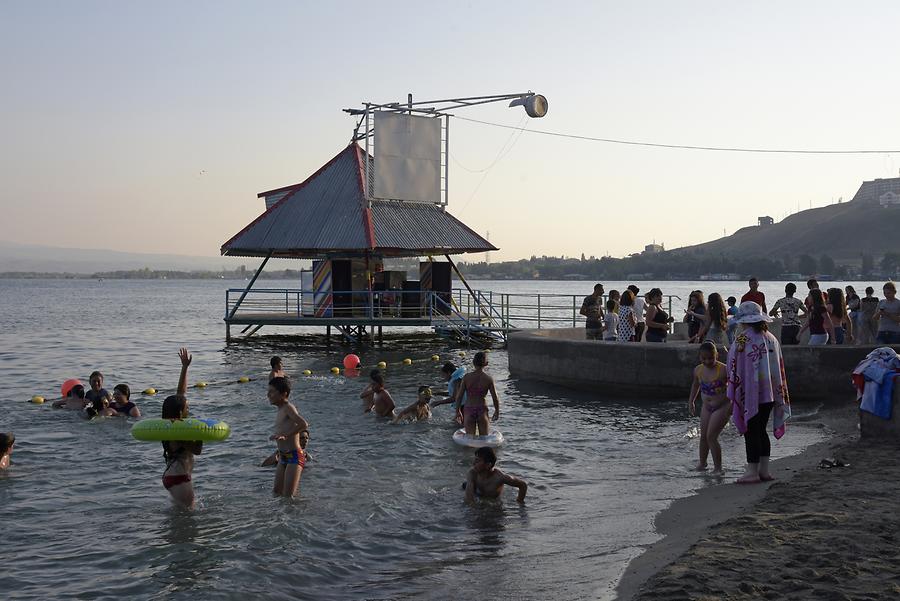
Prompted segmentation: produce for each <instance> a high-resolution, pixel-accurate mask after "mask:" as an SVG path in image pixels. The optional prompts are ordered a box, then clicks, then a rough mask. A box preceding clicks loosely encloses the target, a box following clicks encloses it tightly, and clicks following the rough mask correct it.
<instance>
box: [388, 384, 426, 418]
mask: <svg viewBox="0 0 900 601" xmlns="http://www.w3.org/2000/svg"><path fill="white" fill-rule="evenodd" d="M431 396H432V395H431V386H419V391H418V396H417V398H416V402H415V403H413V404H412V405H410V406H409V407H406V408H405V409H403V410H402V411H399V412H397V414H396V415H395V416H394V423H395V424H398V423H400V422H401V421H404V420H406V421H411V422H417V421H421V420H425V419H429V418H430V417H431V406H430V405H429V403H430V402H431Z"/></svg>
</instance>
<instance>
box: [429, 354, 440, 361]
mask: <svg viewBox="0 0 900 601" xmlns="http://www.w3.org/2000/svg"><path fill="white" fill-rule="evenodd" d="M431 360H432V361H440V360H441V356H440V355H432V356H431Z"/></svg>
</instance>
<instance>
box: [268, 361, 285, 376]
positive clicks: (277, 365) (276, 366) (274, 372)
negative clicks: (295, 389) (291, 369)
mask: <svg viewBox="0 0 900 601" xmlns="http://www.w3.org/2000/svg"><path fill="white" fill-rule="evenodd" d="M269 365H271V366H272V369H271V370H270V371H269V380H271V379H272V378H286V377H287V374H285V373H284V363H283V362H282V361H281V357H272V358H271V359H269Z"/></svg>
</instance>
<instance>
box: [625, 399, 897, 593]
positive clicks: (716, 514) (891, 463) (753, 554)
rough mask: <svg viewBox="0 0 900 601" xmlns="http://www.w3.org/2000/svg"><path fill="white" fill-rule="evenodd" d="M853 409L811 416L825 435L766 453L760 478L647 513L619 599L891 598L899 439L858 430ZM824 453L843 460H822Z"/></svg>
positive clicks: (894, 574)
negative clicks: (772, 478)
mask: <svg viewBox="0 0 900 601" xmlns="http://www.w3.org/2000/svg"><path fill="white" fill-rule="evenodd" d="M857 419H858V418H857V411H856V408H855V405H854V404H853V403H852V402H850V403H848V406H847V407H846V408H840V409H833V410H829V411H828V412H826V413H825V414H823V415H822V422H823V427H829V428H831V429H833V431H834V437H833V438H831V439H830V440H829V441H828V442H825V443H821V444H819V445H815V446H813V447H810V449H808V450H807V451H806V452H805V453H803V454H802V455H799V456H796V457H792V458H787V459H784V460H781V461H778V462H776V465H777V467H776V469H775V471H774V473H775V475H776V477H777V478H778V479H777V481H776V482H773V483H771V484H769V485H767V486H766V485H758V486H739V485H733V484H729V485H724V486H717V487H711V488H707V489H704V490H703V491H701V492H700V493H699V494H698V495H696V496H694V497H690V498H687V499H681V500H679V501H678V502H676V503H675V504H673V505H672V507H671V508H669V509H668V510H666V511H665V512H663V514H661V515H660V516H659V518H658V519H657V528H658V530H659V531H660V533H662V534H664V535H665V538H664V539H663V540H662V541H660V542H659V543H657V544H655V545H653V546H651V548H650V549H648V550H647V552H646V553H645V554H644V555H642V556H641V557H639V558H637V559H635V560H634V561H633V562H632V563H631V564H630V565H629V567H628V569H627V571H626V574H625V576H624V577H623V579H622V581H621V583H620V585H619V589H618V592H619V598H620V599H636V600H641V601H643V600H650V599H653V600H654V601H659V600H668V599H671V600H675V599H707V600H713V599H729V600H731V599H897V598H900V547H898V527H900V517H898V513H897V505H898V498H900V453H898V450H900V449H898V445H897V444H891V443H885V442H881V441H871V440H868V439H864V440H860V439H859V432H858V428H857V425H856V424H857ZM823 458H837V459H839V460H841V461H842V462H844V463H847V464H848V465H847V466H846V467H832V468H821V467H819V462H820V461H821V460H822V459H823Z"/></svg>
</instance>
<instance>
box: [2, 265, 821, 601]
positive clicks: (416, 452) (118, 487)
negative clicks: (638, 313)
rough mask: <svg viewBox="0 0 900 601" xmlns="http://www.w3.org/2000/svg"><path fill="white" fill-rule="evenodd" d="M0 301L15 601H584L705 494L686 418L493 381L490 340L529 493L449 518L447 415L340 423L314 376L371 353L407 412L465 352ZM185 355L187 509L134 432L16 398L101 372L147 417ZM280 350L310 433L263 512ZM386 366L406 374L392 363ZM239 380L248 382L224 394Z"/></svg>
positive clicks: (147, 289) (128, 294) (152, 302)
mask: <svg viewBox="0 0 900 601" xmlns="http://www.w3.org/2000/svg"><path fill="white" fill-rule="evenodd" d="M0 288H2V289H0V294H2V297H3V298H4V299H9V305H8V306H10V307H15V308H16V310H15V311H11V312H9V313H8V314H7V315H6V317H7V322H8V323H7V324H6V328H5V329H3V330H2V331H0V349H2V350H0V353H2V357H3V361H4V373H5V374H7V379H6V384H5V386H4V388H3V389H2V390H0V395H2V398H3V400H4V402H5V404H6V406H5V411H4V412H2V413H0V420H2V421H0V431H7V430H12V431H14V432H15V433H16V437H17V443H16V450H15V453H14V455H13V468H12V470H11V471H10V472H9V473H8V474H3V475H2V476H0V523H2V524H3V539H4V545H5V546H4V558H10V557H12V558H16V560H15V561H6V562H4V570H3V571H2V572H0V590H3V591H16V598H21V599H44V598H59V597H78V598H98V597H104V598H125V597H127V598H134V599H153V598H160V597H163V598H166V597H173V598H204V599H205V598H223V599H229V598H235V597H242V598H253V599H283V598H310V599H324V600H329V599H341V600H343V599H347V598H376V599H388V598H398V599H468V598H470V597H471V596H472V587H473V583H475V582H484V581H487V580H491V581H492V582H495V583H496V587H497V588H496V590H498V591H499V590H502V591H504V592H503V596H504V597H508V598H520V599H548V598H554V599H583V598H586V597H587V598H590V597H596V596H597V595H598V594H599V595H600V596H601V597H603V596H604V595H605V594H606V592H605V591H608V590H610V589H611V587H612V585H613V583H614V582H615V580H616V578H617V577H618V576H619V573H620V572H621V570H622V569H623V567H624V565H625V563H626V562H627V561H628V560H629V559H630V558H631V557H632V556H633V555H634V554H636V553H637V552H639V549H640V548H641V546H642V545H646V544H649V543H650V542H652V541H653V540H654V539H655V537H656V534H655V533H654V531H653V518H654V516H655V514H656V513H657V512H658V511H660V510H661V509H662V508H664V507H665V506H666V505H667V504H668V503H669V502H670V501H671V499H673V498H675V497H677V496H682V495H685V494H688V493H689V492H690V491H691V490H693V489H695V488H697V487H700V486H705V485H708V484H711V483H714V481H713V480H711V479H709V478H707V477H705V476H703V475H702V474H697V473H693V472H690V471H689V468H690V466H691V465H692V463H693V461H694V455H695V454H696V445H697V441H696V438H695V437H692V436H690V433H691V432H692V431H693V428H695V427H696V423H695V420H692V419H690V418H689V417H688V416H687V414H686V411H685V408H684V399H673V400H671V401H661V402H659V401H658V402H652V403H651V402H646V401H645V402H631V401H621V400H614V399H607V398H603V397H602V396H601V395H597V394H590V393H580V392H575V391H570V390H566V389H562V388H557V387H554V386H545V385H540V384H536V383H533V382H525V381H519V380H513V379H510V378H509V376H508V372H507V364H506V354H505V351H503V350H502V349H496V350H494V351H493V352H492V354H491V365H490V371H491V372H492V373H493V374H494V376H495V378H496V380H497V387H498V391H499V393H500V396H501V403H502V405H503V407H502V417H501V419H500V421H499V422H497V424H496V426H497V427H498V428H499V429H501V430H502V431H503V432H504V435H505V436H506V439H507V444H506V445H505V446H504V447H503V448H502V449H501V450H500V453H499V463H498V467H499V468H500V469H501V470H503V471H505V472H508V473H511V474H514V475H517V476H520V477H522V478H524V479H525V480H526V481H528V483H529V488H528V496H527V499H526V503H525V505H519V504H518V503H516V502H515V490H507V491H505V493H504V497H503V499H502V501H499V502H488V501H481V502H480V503H479V504H478V505H476V506H475V507H469V506H467V505H466V504H465V503H464V501H463V493H462V490H460V484H461V483H462V481H463V480H464V479H465V477H466V473H467V471H468V469H469V468H470V466H471V463H472V451H471V449H464V448H462V447H459V446H457V445H455V444H453V443H452V441H451V435H452V432H453V430H454V428H455V426H454V424H453V422H452V410H451V409H450V408H449V406H442V407H438V408H436V409H435V411H434V418H433V419H432V420H431V421H430V422H428V423H419V424H409V425H393V424H390V423H388V422H387V421H384V420H376V419H374V418H373V417H372V416H371V415H364V414H362V413H361V410H360V401H359V398H358V394H359V391H360V389H361V387H362V386H363V384H364V382H363V381H362V380H363V379H362V378H357V379H347V378H344V377H340V376H339V377H335V376H332V375H330V374H329V373H328V370H329V369H330V368H331V367H332V366H336V365H340V364H341V360H342V358H343V356H344V355H345V354H347V353H348V352H354V353H356V354H358V355H359V356H360V357H361V359H362V362H363V366H364V367H363V370H362V371H363V373H365V372H366V370H367V369H368V368H370V367H371V366H374V365H375V364H377V362H378V361H386V362H388V363H389V367H388V369H387V370H386V373H387V382H388V387H389V389H390V390H391V392H392V394H393V395H394V397H395V399H396V401H397V404H398V405H400V406H405V405H407V404H409V403H411V402H412V401H413V400H414V398H415V392H416V388H417V387H418V386H419V385H422V384H429V385H432V386H434V387H435V388H436V389H440V388H443V387H444V383H443V381H442V379H441V378H440V375H439V368H440V363H441V362H432V361H430V356H431V355H432V354H434V353H436V354H439V355H440V356H441V358H442V360H447V359H449V360H452V361H454V362H457V363H460V362H464V363H466V364H470V363H471V359H472V355H473V354H474V349H473V350H468V349H463V353H464V356H463V357H460V356H459V352H460V349H458V348H455V347H452V346H449V345H448V344H447V343H446V342H444V341H442V340H440V339H436V338H433V337H431V336H428V335H423V334H414V335H410V336H406V337H403V338H389V339H388V340H387V342H386V343H385V344H384V345H383V346H373V347H352V346H346V345H343V344H340V343H339V342H338V341H337V340H335V339H333V340H332V341H331V342H330V344H326V343H325V339H324V337H323V336H321V335H319V334H303V335H301V336H296V335H295V336H288V337H275V336H269V337H259V338H255V339H253V340H252V341H250V342H248V343H246V344H235V345H229V346H226V345H224V343H223V337H224V328H223V325H222V322H221V317H222V316H221V304H222V296H223V292H222V290H223V285H222V284H221V283H218V282H162V283H160V282H112V281H108V282H106V285H105V286H104V287H103V290H102V297H100V298H102V301H101V302H98V296H97V295H98V292H97V290H96V289H95V288H94V283H92V282H86V281H72V282H66V281H52V282H41V281H36V282H10V281H3V280H0ZM182 345H186V346H188V347H189V348H190V349H191V351H192V352H193V353H194V363H193V364H192V365H191V369H190V374H189V381H190V382H196V381H198V380H201V379H202V380H206V381H208V382H211V383H213V384H212V385H210V386H209V387H208V388H206V389H196V388H191V389H189V391H188V397H189V400H190V407H191V411H192V412H193V413H194V414H195V415H198V416H210V417H217V418H221V419H224V420H225V421H227V422H229V423H230V424H231V426H232V436H231V438H230V439H229V440H228V441H227V442H226V443H222V444H209V445H206V446H205V447H204V452H203V454H202V455H200V456H199V457H198V458H197V463H196V468H195V473H194V484H195V489H196V491H197V495H198V509H197V510H196V511H194V512H186V511H182V510H177V509H174V508H173V507H172V506H171V503H170V502H169V499H168V494H167V493H166V491H165V490H164V489H163V487H162V485H161V483H160V476H161V474H162V470H163V467H164V463H163V459H162V451H161V448H160V445H159V444H158V443H156V444H150V443H140V442H137V441H135V440H134V439H132V438H131V436H130V434H129V427H130V423H129V420H125V419H118V418H115V419H104V420H95V421H93V422H87V421H85V420H83V419H80V418H79V417H77V416H76V415H74V414H72V413H69V412H65V411H60V410H52V409H50V407H49V404H45V405H42V406H39V405H32V404H30V403H26V402H24V401H25V400H26V399H28V398H30V397H31V396H32V395H33V394H37V393H42V394H44V395H46V396H51V394H52V392H53V391H54V390H56V389H58V386H59V383H60V382H62V381H63V380H65V379H66V378H69V377H75V376H77V377H80V378H82V379H84V378H86V376H87V374H89V373H90V372H91V371H92V370H93V369H97V368H100V369H101V370H102V371H103V372H104V374H105V375H106V386H107V388H111V387H112V386H114V385H115V384H117V383H119V382H124V383H128V384H129V385H130V386H131V388H132V390H142V389H144V388H146V387H148V386H153V387H155V388H158V389H160V390H161V391H163V392H162V393H161V394H159V395H156V396H153V397H143V396H141V395H139V394H135V395H134V396H133V400H134V401H135V402H136V403H137V404H138V405H139V406H140V408H141V410H142V412H143V413H144V415H147V416H155V415H158V414H159V412H160V406H161V403H162V399H163V398H164V397H165V394H166V392H167V391H171V390H172V389H174V387H175V384H176V382H177V378H178V368H179V362H178V357H177V355H176V351H177V349H178V347H179V346H182ZM10 349H15V351H14V352H12V351H11V350H10ZM276 354H277V355H280V356H281V357H283V358H284V362H285V366H286V368H287V371H288V372H289V373H290V374H291V375H292V376H293V382H294V390H293V392H292V394H291V399H292V400H293V402H294V403H295V404H296V405H297V406H298V408H299V409H300V412H301V413H302V414H303V415H304V417H306V419H307V420H309V422H310V424H311V430H312V439H311V442H310V447H309V448H310V451H311V454H312V455H313V456H314V460H312V461H310V462H309V464H308V465H307V468H306V470H305V471H304V474H303V477H302V480H301V485H300V486H301V489H300V490H301V497H300V498H299V499H297V500H295V501H293V502H290V501H287V502H286V501H284V500H283V499H275V498H273V497H272V495H271V488H272V480H273V478H274V472H273V470H271V469H267V468H260V467H258V464H259V462H260V461H261V460H262V458H264V457H265V456H267V455H268V454H269V453H271V452H272V443H270V442H269V441H268V436H269V434H270V433H271V430H272V423H273V420H274V415H275V412H274V409H273V408H272V407H271V406H270V405H269V403H268V402H267V400H266V383H265V381H264V376H265V374H266V373H267V370H268V362H269V357H271V356H272V355H276ZM406 357H410V358H413V359H414V360H416V361H415V362H414V363H413V365H411V366H403V365H402V360H403V359H404V358H406ZM420 359H421V361H419V360H420ZM303 369H311V370H312V371H313V373H314V374H315V375H314V376H313V377H303V376H302V375H300V374H301V372H302V370H303ZM241 376H251V377H253V378H255V379H254V380H253V381H251V382H249V383H247V384H237V383H236V382H237V379H238V378H239V377H241ZM688 379H689V374H686V380H688ZM686 392H687V391H686ZM822 435H823V433H822V432H821V430H818V429H814V428H805V427H802V426H799V425H795V426H794V427H792V428H791V430H790V431H789V434H788V436H786V437H785V438H783V439H782V440H781V441H778V442H777V443H776V444H774V446H773V449H774V450H775V452H776V453H777V454H778V455H784V454H787V453H791V452H794V451H796V450H797V449H799V448H802V447H803V446H804V445H806V444H808V443H810V442H813V441H815V440H818V439H820V438H821V436H822ZM722 442H723V448H724V450H725V462H726V466H728V468H729V469H730V472H731V474H737V473H738V471H739V466H740V465H741V463H742V452H743V445H742V441H741V439H740V438H739V437H738V436H737V434H736V432H735V431H734V429H733V428H730V427H729V428H726V430H725V431H724V432H723V434H722ZM597 591H600V593H598V592H597Z"/></svg>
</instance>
